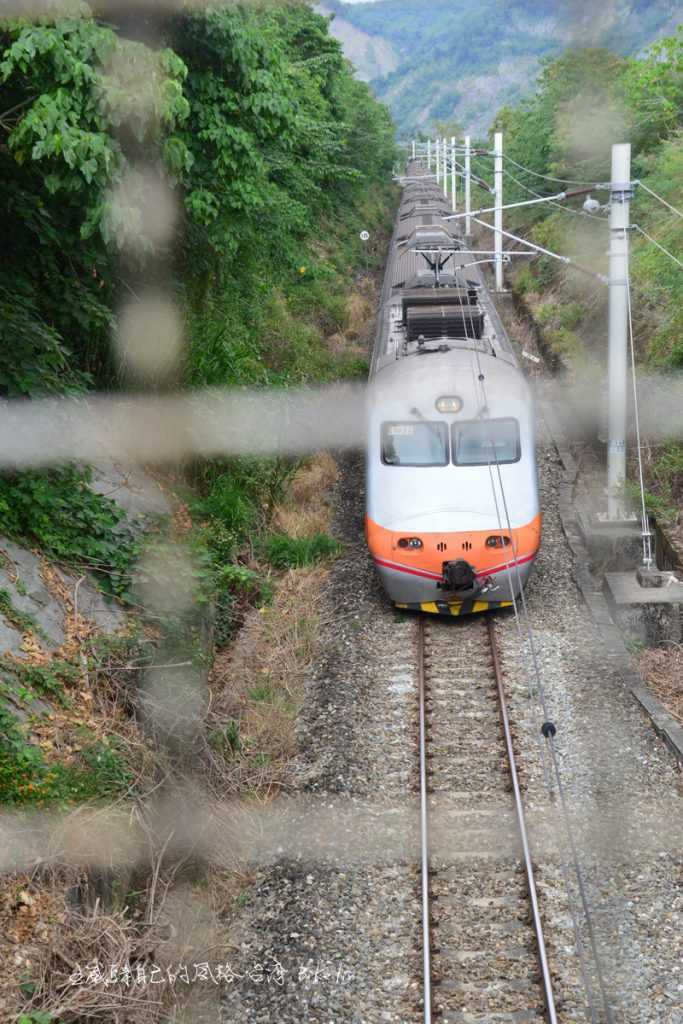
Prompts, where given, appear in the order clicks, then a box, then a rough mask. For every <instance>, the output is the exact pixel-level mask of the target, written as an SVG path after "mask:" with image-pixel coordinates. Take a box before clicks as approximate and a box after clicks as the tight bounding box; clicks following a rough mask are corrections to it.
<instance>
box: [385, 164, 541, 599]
mask: <svg viewBox="0 0 683 1024" xmlns="http://www.w3.org/2000/svg"><path fill="white" fill-rule="evenodd" d="M408 175H409V177H408V178H407V181H406V184H405V186H404V191H403V198H402V202H401V206H400V209H399V213H398V218H397V223H396V229H395V231H394V236H393V239H392V243H391V251H390V254H389V260H388V265H387V271H386V277H385V281H384V288H383V292H382V302H381V309H380V317H379V324H378V331H377V338H376V343H375V348H374V353H373V358H372V363H371V369H370V382H369V399H370V400H369V404H368V440H367V509H366V513H367V514H366V536H367V542H368V547H369V549H370V553H371V555H372V558H373V560H374V562H375V565H376V567H377V570H378V572H379V574H380V577H381V580H382V583H383V585H384V588H385V590H386V592H387V594H388V596H389V598H390V599H391V600H392V601H393V602H394V603H395V604H396V605H398V606H399V607H402V608H410V609H415V610H422V611H427V612H435V613H441V614H449V615H460V614H466V613H468V612H476V611H484V610H486V609H488V608H496V607H501V606H505V605H509V604H511V603H512V602H513V598H514V599H516V598H517V596H519V594H520V593H521V590H522V588H523V586H524V585H525V583H526V580H527V579H528V577H529V573H530V572H531V569H532V566H533V563H534V560H535V558H536V555H537V552H538V549H539V544H540V540H541V515H540V510H539V499H538V483H537V471H536V457H535V428H534V414H533V403H532V399H531V395H530V393H529V389H528V387H527V384H526V381H525V378H524V375H523V374H522V373H521V371H520V369H519V367H518V365H517V361H516V359H515V356H514V353H513V351H512V348H511V346H510V343H509V340H508V338H507V335H506V333H505V330H504V329H503V326H502V324H501V322H500V319H499V317H498V314H497V312H496V310H495V308H494V306H493V304H492V302H491V300H490V297H489V295H488V292H487V290H486V288H485V287H484V284H483V281H482V278H481V275H480V273H479V265H478V260H479V259H480V257H479V256H478V255H477V254H476V253H475V254H473V253H472V252H471V251H470V250H469V249H467V248H465V246H464V243H463V242H462V241H461V239H460V237H459V235H458V234H457V231H456V229H455V227H454V225H455V224H457V223H458V222H457V221H450V222H449V221H446V222H445V221H443V219H442V218H443V217H444V216H445V215H446V214H447V213H448V212H450V211H449V209H448V206H447V204H446V201H445V199H444V196H443V193H441V192H440V190H439V189H438V187H437V186H436V184H434V183H433V182H432V181H431V179H429V178H427V177H426V176H424V178H423V180H421V177H422V176H421V175H420V174H419V168H418V165H416V164H412V165H409V168H408ZM411 175H414V176H413V177H411Z"/></svg>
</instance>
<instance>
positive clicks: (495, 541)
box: [486, 534, 510, 548]
mask: <svg viewBox="0 0 683 1024" xmlns="http://www.w3.org/2000/svg"><path fill="white" fill-rule="evenodd" d="M509 543H510V538H509V537H506V536H504V535H503V536H496V535H495V534H492V535H491V536H490V537H487V538H486V547H487V548H506V547H507V546H508V544H509Z"/></svg>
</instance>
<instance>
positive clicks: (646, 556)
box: [626, 235, 652, 569]
mask: <svg viewBox="0 0 683 1024" xmlns="http://www.w3.org/2000/svg"><path fill="white" fill-rule="evenodd" d="M628 250H629V239H628V235H627V236H626V267H627V268H628V265H629V259H628V255H629V253H628ZM626 299H627V304H628V335H629V341H630V346H631V378H632V380H633V410H634V416H635V422H636V447H637V450H638V479H639V483H640V514H641V526H642V538H643V565H644V566H645V568H646V569H649V568H650V566H651V565H652V534H651V533H650V522H649V520H648V518H647V510H646V508H645V478H644V474H643V452H642V448H641V444H640V414H639V410H638V384H637V378H636V350H635V345H634V343H633V316H632V312H631V277H630V274H629V273H628V269H627V271H626Z"/></svg>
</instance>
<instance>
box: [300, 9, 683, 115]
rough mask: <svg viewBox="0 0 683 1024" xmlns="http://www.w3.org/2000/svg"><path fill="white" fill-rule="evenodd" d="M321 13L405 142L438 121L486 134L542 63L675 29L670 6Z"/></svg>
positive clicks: (631, 46) (626, 51) (629, 45)
mask: <svg viewBox="0 0 683 1024" xmlns="http://www.w3.org/2000/svg"><path fill="white" fill-rule="evenodd" d="M318 9H319V10H321V12H322V13H325V14H326V15H328V16H330V15H331V16H333V21H332V23H331V32H332V34H333V35H335V36H336V37H337V38H338V39H339V40H340V41H341V43H342V45H343V47H344V52H345V53H346V55H347V57H348V58H349V59H350V60H351V62H352V63H353V64H354V65H355V66H356V68H357V73H358V75H359V77H361V78H363V79H364V80H365V81H368V82H369V83H370V85H371V86H372V88H373V90H374V92H375V94H376V95H377V97H378V98H379V99H381V100H383V101H384V102H385V103H387V104H388V106H389V108H390V110H391V112H392V114H393V116H394V119H395V121H396V122H397V125H398V129H399V134H403V135H408V134H411V133H415V132H417V131H419V130H423V131H424V130H427V129H430V128H432V127H433V125H434V122H435V121H457V122H459V123H460V124H462V125H463V127H464V128H466V129H468V130H469V131H471V132H472V133H474V134H480V133H482V132H485V131H486V130H487V129H488V128H489V126H490V124H491V121H492V119H493V117H494V116H495V114H496V112H497V110H498V109H499V108H500V107H501V106H503V104H505V103H511V102H515V101H517V100H519V99H521V98H522V96H524V95H525V94H526V93H528V92H529V91H530V90H531V87H532V85H533V82H534V80H535V78H536V75H537V73H538V70H539V68H540V66H541V62H542V61H543V59H544V58H553V57H555V56H558V55H559V54H560V53H561V52H563V51H564V50H566V49H568V48H571V47H576V46H606V47H607V48H609V49H611V50H613V51H614V52H615V53H618V54H622V55H630V54H635V53H637V52H638V51H640V50H642V49H643V48H646V47H647V46H648V45H650V44H651V43H652V42H654V41H655V40H656V39H657V38H660V37H661V36H662V35H665V34H667V33H669V32H671V31H673V29H674V28H675V26H676V23H677V21H678V17H677V7H676V5H675V4H674V3H672V2H670V0H613V2H610V3H607V4H605V5H603V6H602V7H600V8H598V7H597V6H596V5H595V4H591V3H589V2H588V0H575V2H573V3H567V2H566V0H551V2H548V0H506V2H503V0H478V3H477V4H476V6H475V5H473V4H472V3H471V2H467V0H428V2H424V0H374V2H360V3H345V2H343V0H323V3H322V4H321V5H319V7H318Z"/></svg>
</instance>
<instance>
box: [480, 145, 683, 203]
mask: <svg viewBox="0 0 683 1024" xmlns="http://www.w3.org/2000/svg"><path fill="white" fill-rule="evenodd" d="M495 155H496V154H495V153H492V152H491V151H490V150H489V151H485V152H482V156H487V157H494V156H495ZM503 160H504V161H505V160H507V161H509V163H511V164H514V165H515V167H519V169H520V171H525V172H526V173H527V174H533V176H534V177H535V178H544V179H545V180H546V181H557V182H559V183H560V185H592V186H593V187H594V188H595V189H599V188H604V187H605V184H604V183H601V182H596V181H595V179H593V181H576V180H574V179H573V178H556V177H554V176H553V175H552V174H541V173H540V172H539V171H532V169H531V168H530V167H525V166H524V164H520V163H518V162H517V160H513V158H512V157H511V156H509V154H507V153H505V154H504V156H503ZM682 216H683V214H682Z"/></svg>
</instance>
